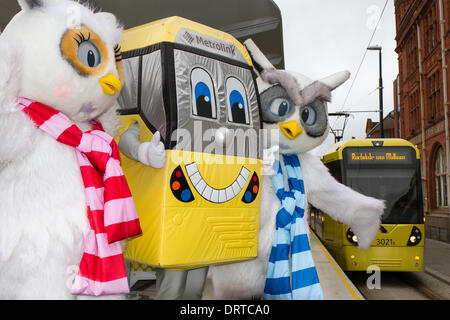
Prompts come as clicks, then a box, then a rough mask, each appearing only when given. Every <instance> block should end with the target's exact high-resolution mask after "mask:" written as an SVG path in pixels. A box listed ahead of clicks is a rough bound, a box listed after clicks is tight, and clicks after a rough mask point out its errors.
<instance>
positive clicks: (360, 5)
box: [274, 0, 398, 155]
mask: <svg viewBox="0 0 450 320" xmlns="http://www.w3.org/2000/svg"><path fill="white" fill-rule="evenodd" d="M274 1H275V3H276V4H277V5H278V7H279V8H280V10H281V14H282V18H283V33H284V50H285V65H286V70H292V71H298V72H300V73H303V74H305V75H306V76H309V77H310V78H312V79H320V78H322V77H325V76H327V75H328V74H331V73H334V72H338V71H341V70H349V71H350V72H351V73H352V75H351V77H350V79H349V80H348V81H347V82H346V83H345V84H344V85H342V86H341V87H339V88H338V89H336V90H335V91H334V92H333V101H332V102H331V103H330V104H329V112H336V111H341V110H345V111H348V110H372V111H373V110H378V91H376V88H377V87H378V52H377V51H368V52H367V54H366V57H365V60H364V63H363V65H362V66H361V69H360V71H359V74H358V77H357V78H356V82H355V83H354V85H353V88H352V90H351V92H350V95H349V97H348V99H347V102H346V104H345V106H344V107H342V104H343V103H344V101H345V98H346V96H347V93H348V91H349V89H350V86H351V83H352V81H353V79H354V77H355V75H356V71H357V69H358V66H359V64H360V62H361V59H362V57H363V55H364V51H365V49H366V47H367V44H368V43H369V40H370V37H371V35H372V33H373V30H374V27H375V25H376V22H377V20H378V17H379V15H380V14H381V11H382V9H383V6H384V4H385V2H386V0H339V1H336V0H274ZM395 34H396V32H395V16H394V4H393V0H389V1H388V4H387V7H386V9H385V12H384V14H383V17H382V18H381V21H380V24H379V28H378V29H377V31H376V33H375V36H374V38H373V40H372V43H371V45H376V44H377V45H380V46H382V47H383V50H382V53H383V82H384V91H383V95H384V115H385V116H386V115H387V114H388V113H389V112H390V111H392V110H393V89H392V86H393V84H392V83H393V81H394V80H395V78H396V77H397V74H398V62H397V54H396V53H395V51H394V50H395V47H396V42H395ZM368 117H369V118H371V119H372V120H373V121H378V119H379V115H378V113H358V114H354V117H350V118H349V119H348V122H347V125H346V128H345V133H344V140H348V139H351V138H352V137H356V138H364V137H365V126H366V119H367V118H368ZM339 119H340V120H338V121H336V118H334V117H331V118H330V122H331V124H332V125H333V124H334V127H336V128H342V125H343V117H342V118H339ZM333 144H334V136H333V135H332V134H330V135H329V137H328V139H327V140H326V141H325V142H324V143H323V144H322V146H321V147H319V148H317V149H316V150H315V152H316V153H318V154H320V155H322V154H323V153H325V152H326V151H327V150H328V149H329V148H330V147H331V146H332V145H333Z"/></svg>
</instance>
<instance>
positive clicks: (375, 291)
mask: <svg viewBox="0 0 450 320" xmlns="http://www.w3.org/2000/svg"><path fill="white" fill-rule="evenodd" d="M347 276H348V277H349V278H350V279H351V280H352V282H353V284H354V285H355V286H356V288H358V290H359V291H360V293H361V294H362V295H363V296H364V298H365V299H366V300H448V299H449V297H448V292H450V291H449V289H450V286H448V285H447V284H446V283H444V282H442V281H439V280H438V279H436V278H434V277H432V276H431V275H428V274H427V273H424V272H422V273H415V272H381V273H380V283H379V284H378V285H379V287H377V288H372V289H370V288H369V287H370V286H369V285H368V284H367V281H368V279H369V277H370V276H371V275H370V274H367V273H365V272H347ZM369 281H370V280H369ZM370 285H373V283H370ZM446 293H447V294H446Z"/></svg>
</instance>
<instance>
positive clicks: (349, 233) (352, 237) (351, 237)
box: [347, 229, 358, 244]
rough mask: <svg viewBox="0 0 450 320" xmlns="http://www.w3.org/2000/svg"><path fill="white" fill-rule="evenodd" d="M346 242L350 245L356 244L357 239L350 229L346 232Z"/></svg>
mask: <svg viewBox="0 0 450 320" xmlns="http://www.w3.org/2000/svg"><path fill="white" fill-rule="evenodd" d="M347 240H348V241H349V242H350V243H351V244H358V237H357V236H356V235H355V234H354V233H353V232H352V230H350V229H348V230H347Z"/></svg>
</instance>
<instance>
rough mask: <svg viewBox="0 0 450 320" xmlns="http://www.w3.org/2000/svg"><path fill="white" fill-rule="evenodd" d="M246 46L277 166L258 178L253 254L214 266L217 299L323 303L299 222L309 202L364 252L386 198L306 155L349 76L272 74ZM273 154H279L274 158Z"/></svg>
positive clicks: (319, 138) (319, 137)
mask: <svg viewBox="0 0 450 320" xmlns="http://www.w3.org/2000/svg"><path fill="white" fill-rule="evenodd" d="M244 45H246V47H247V50H248V51H249V52H250V54H251V56H252V59H253V65H254V66H255V72H256V73H257V74H258V75H259V76H258V78H257V84H258V90H259V94H260V101H261V108H262V117H263V124H264V129H266V130H267V129H268V130H269V132H270V131H274V132H279V141H270V140H269V141H268V145H267V146H265V147H266V150H265V153H266V154H267V156H268V157H267V159H269V158H271V157H272V158H274V162H273V168H271V167H265V168H264V169H263V172H271V174H270V175H264V176H263V178H262V185H261V216H260V226H259V246H258V257H257V258H256V259H255V260H251V261H246V262H240V263H233V264H227V265H218V266H213V267H211V268H210V271H209V272H210V273H209V277H210V279H211V280H212V285H213V289H214V295H215V298H217V299H252V298H257V299H258V298H264V299H323V298H324V295H323V292H322V288H321V286H320V282H319V278H318V275H317V272H316V269H315V265H314V261H313V259H312V255H311V251H310V248H309V243H308V237H307V231H306V226H305V222H304V219H303V217H304V213H305V210H306V204H307V203H310V204H312V205H313V206H314V207H316V208H318V209H320V210H322V211H323V212H326V213H327V214H328V215H329V216H330V217H332V218H333V219H335V220H337V221H340V222H342V223H344V224H347V225H349V226H350V227H351V229H352V231H353V232H354V233H355V234H356V236H357V237H358V245H359V248H361V249H367V248H369V246H370V244H371V242H372V241H373V239H374V238H375V236H376V234H377V231H378V229H379V226H380V223H381V216H382V214H383V211H384V201H382V200H378V199H374V198H371V197H367V196H364V195H362V194H360V193H357V192H355V191H353V190H352V189H350V188H348V187H347V186H344V185H342V184H340V183H338V182H337V181H336V180H335V179H334V178H333V177H332V176H331V175H330V173H329V172H328V169H327V168H326V167H325V166H324V165H323V164H322V162H321V161H320V159H319V158H318V157H316V156H314V155H313V154H311V153H309V151H310V150H312V149H314V148H315V147H317V146H319V145H320V144H321V143H322V142H323V141H324V140H325V138H326V137H327V135H328V132H329V123H328V114H327V112H328V110H327V102H328V101H330V98H331V91H332V90H334V89H335V88H337V87H338V86H340V85H341V84H342V83H344V82H345V81H346V80H347V79H348V78H349V76H350V74H349V72H347V71H343V72H339V73H336V74H333V75H331V76H329V77H327V78H325V79H322V80H319V81H312V80H311V79H309V78H308V77H306V76H304V75H302V74H299V73H294V72H287V71H284V70H276V69H275V68H274V67H273V66H272V64H271V63H270V62H269V60H268V59H267V58H266V57H265V56H264V55H263V54H262V52H261V51H260V50H259V49H258V48H257V46H256V45H255V44H254V42H253V41H252V40H251V39H249V40H247V41H246V42H244ZM275 136H277V135H275ZM278 149H279V154H280V155H279V156H278V155H277V154H276V152H275V153H274V151H276V150H278ZM269 163H270V161H269ZM305 197H306V199H307V200H305ZM274 231H275V232H274Z"/></svg>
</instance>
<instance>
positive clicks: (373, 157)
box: [343, 147, 416, 165]
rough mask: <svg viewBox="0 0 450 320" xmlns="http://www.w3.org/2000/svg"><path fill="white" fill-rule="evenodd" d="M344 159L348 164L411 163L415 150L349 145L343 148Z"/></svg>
mask: <svg viewBox="0 0 450 320" xmlns="http://www.w3.org/2000/svg"><path fill="white" fill-rule="evenodd" d="M343 158H344V161H345V162H346V163H347V164H349V165H352V164H358V165H363V164H369V163H370V164H383V163H385V164H386V163H390V164H402V165H405V164H413V163H414V162H415V159H416V152H415V150H414V149H412V148H409V147H381V148H380V147H349V148H345V149H344V150H343Z"/></svg>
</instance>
